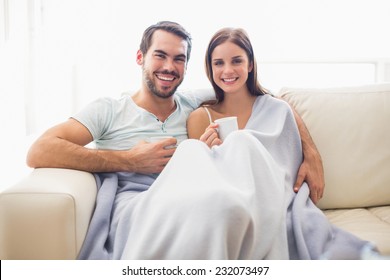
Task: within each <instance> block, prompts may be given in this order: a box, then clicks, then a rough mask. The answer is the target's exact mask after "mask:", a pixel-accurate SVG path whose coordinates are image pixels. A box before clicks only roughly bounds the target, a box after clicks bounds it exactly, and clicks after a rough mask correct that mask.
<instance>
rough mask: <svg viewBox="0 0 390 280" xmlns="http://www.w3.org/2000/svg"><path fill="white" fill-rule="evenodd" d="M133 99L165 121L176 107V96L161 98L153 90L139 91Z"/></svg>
mask: <svg viewBox="0 0 390 280" xmlns="http://www.w3.org/2000/svg"><path fill="white" fill-rule="evenodd" d="M132 99H133V101H134V103H135V104H137V105H138V106H139V107H141V108H143V109H145V110H146V111H148V112H150V113H152V114H154V115H155V116H156V117H157V118H158V120H159V121H162V122H164V121H165V120H166V119H167V118H168V117H169V116H170V115H171V114H172V113H173V112H174V111H175V109H176V102H175V99H174V96H171V97H169V98H161V97H158V96H155V95H154V94H152V93H151V92H146V91H143V90H142V89H141V90H139V91H137V92H136V93H135V94H134V95H133V96H132Z"/></svg>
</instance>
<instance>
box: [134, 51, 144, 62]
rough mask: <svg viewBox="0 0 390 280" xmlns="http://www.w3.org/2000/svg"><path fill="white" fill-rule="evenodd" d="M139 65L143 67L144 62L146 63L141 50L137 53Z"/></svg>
mask: <svg viewBox="0 0 390 280" xmlns="http://www.w3.org/2000/svg"><path fill="white" fill-rule="evenodd" d="M136 61H137V64H138V65H142V64H143V61H144V54H143V53H142V52H141V50H138V51H137V59H136Z"/></svg>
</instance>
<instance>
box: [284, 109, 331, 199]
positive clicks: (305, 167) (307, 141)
mask: <svg viewBox="0 0 390 280" xmlns="http://www.w3.org/2000/svg"><path fill="white" fill-rule="evenodd" d="M290 107H291V109H292V111H293V113H294V118H295V121H296V123H297V125H298V130H299V134H300V136H301V141H302V151H303V162H302V164H301V166H300V167H299V170H298V174H297V180H296V182H295V184H294V191H295V192H298V190H299V189H300V187H301V186H302V183H303V182H306V183H307V184H308V185H309V189H310V198H311V200H312V201H313V202H314V203H315V204H317V203H318V201H319V200H320V199H321V198H322V196H323V194H324V188H325V180H324V169H323V165H322V159H321V155H320V153H319V152H318V150H317V147H316V145H315V144H314V141H313V139H312V138H311V135H310V133H309V130H308V129H307V127H306V125H305V123H304V122H303V120H302V118H301V116H300V115H299V114H298V113H297V112H296V111H295V109H294V108H293V106H292V105H290Z"/></svg>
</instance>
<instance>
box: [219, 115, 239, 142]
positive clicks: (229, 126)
mask: <svg viewBox="0 0 390 280" xmlns="http://www.w3.org/2000/svg"><path fill="white" fill-rule="evenodd" d="M214 122H215V123H217V124H218V128H217V131H218V135H219V138H220V139H221V140H222V141H224V140H225V139H226V137H227V136H228V135H229V134H230V133H231V132H233V131H236V130H238V123H237V117H226V118H221V119H217V120H215V121H214Z"/></svg>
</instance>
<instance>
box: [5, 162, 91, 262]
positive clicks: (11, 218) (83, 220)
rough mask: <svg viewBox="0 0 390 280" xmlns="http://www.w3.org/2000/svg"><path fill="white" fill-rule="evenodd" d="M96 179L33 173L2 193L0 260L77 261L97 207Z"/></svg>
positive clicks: (49, 170)
mask: <svg viewBox="0 0 390 280" xmlns="http://www.w3.org/2000/svg"><path fill="white" fill-rule="evenodd" d="M96 194H97V187H96V182H95V178H94V176H93V175H92V174H91V173H88V172H83V171H77V170H70V169H57V168H39V169H34V170H33V171H32V172H31V174H29V175H28V176H26V177H25V178H24V179H23V180H22V181H20V182H19V183H17V184H15V185H13V186H10V187H8V188H6V189H5V190H4V191H2V192H1V193H0V259H41V260H42V259H75V258H77V255H78V253H79V251H80V248H81V245H82V244H83V241H84V238H85V235H86V232H87V229H88V226H89V222H90V220H91V217H92V213H93V210H94V207H95V202H96Z"/></svg>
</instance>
